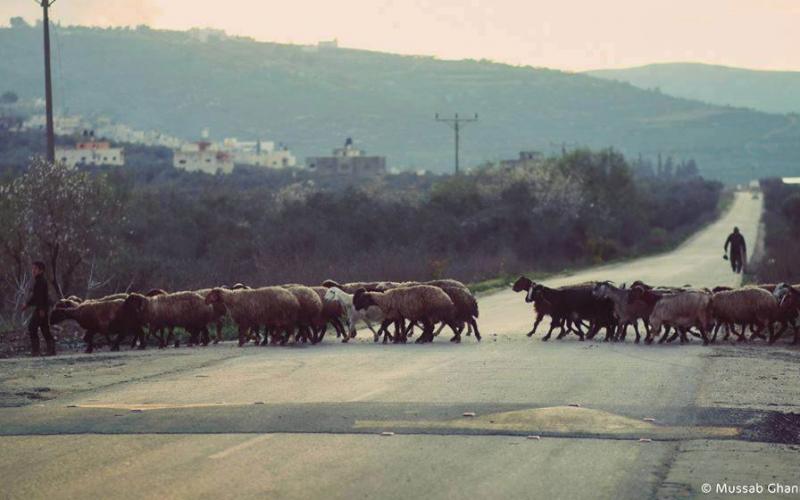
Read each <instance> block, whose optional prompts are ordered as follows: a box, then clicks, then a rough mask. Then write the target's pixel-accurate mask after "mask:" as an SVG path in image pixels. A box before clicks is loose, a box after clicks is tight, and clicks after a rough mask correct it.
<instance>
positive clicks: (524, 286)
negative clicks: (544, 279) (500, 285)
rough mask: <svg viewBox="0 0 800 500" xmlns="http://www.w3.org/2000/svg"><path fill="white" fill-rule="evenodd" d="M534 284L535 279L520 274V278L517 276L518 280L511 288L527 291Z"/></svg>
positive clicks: (516, 290)
mask: <svg viewBox="0 0 800 500" xmlns="http://www.w3.org/2000/svg"><path fill="white" fill-rule="evenodd" d="M534 284H535V283H534V282H533V281H531V280H530V279H528V278H526V277H525V276H520V277H519V278H517V281H515V282H514V285H513V286H512V287H511V289H512V290H514V291H515V292H522V291H527V290H530V289H531V287H532V286H533V285H534Z"/></svg>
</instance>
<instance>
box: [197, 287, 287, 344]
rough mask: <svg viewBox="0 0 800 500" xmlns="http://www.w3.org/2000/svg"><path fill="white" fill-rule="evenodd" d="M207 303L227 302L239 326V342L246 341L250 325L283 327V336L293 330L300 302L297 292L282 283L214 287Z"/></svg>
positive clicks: (256, 327)
mask: <svg viewBox="0 0 800 500" xmlns="http://www.w3.org/2000/svg"><path fill="white" fill-rule="evenodd" d="M205 303H206V304H212V305H213V304H220V305H224V306H225V308H226V309H227V311H228V312H229V313H230V315H231V318H232V319H233V321H234V322H235V323H236V325H237V327H238V328H239V346H240V347H241V346H242V345H244V343H245V341H246V336H247V333H248V331H249V330H250V329H253V328H255V329H258V327H259V326H261V325H264V326H265V327H266V329H267V331H268V332H269V331H283V332H284V333H285V335H284V339H286V338H288V337H291V336H292V335H293V334H294V326H295V324H296V323H297V318H298V314H299V310H300V303H299V302H298V300H297V298H295V296H294V294H292V293H291V292H289V291H288V290H286V289H284V288H281V287H275V286H272V287H264V288H254V289H252V290H226V289H224V288H214V289H212V290H211V291H210V292H209V293H208V294H207V295H206V298H205Z"/></svg>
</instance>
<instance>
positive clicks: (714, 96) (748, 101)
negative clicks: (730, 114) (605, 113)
mask: <svg viewBox="0 0 800 500" xmlns="http://www.w3.org/2000/svg"><path fill="white" fill-rule="evenodd" d="M587 74H589V75H592V76H596V77H599V78H605V79H609V80H618V81H621V82H628V83H630V84H632V85H635V86H636V87H640V88H643V89H654V88H658V89H660V90H661V91H662V92H664V93H665V94H669V95H673V96H677V97H684V98H687V99H696V100H699V101H704V102H708V103H711V104H718V105H723V106H724V105H730V106H739V107H745V108H752V109H755V110H759V111H765V112H767V113H800V72H798V71H760V70H751V69H742V68H732V67H728V66H715V65H710V64H701V63H666V64H650V65H647V66H638V67H634V68H625V69H603V70H596V71H588V72H587Z"/></svg>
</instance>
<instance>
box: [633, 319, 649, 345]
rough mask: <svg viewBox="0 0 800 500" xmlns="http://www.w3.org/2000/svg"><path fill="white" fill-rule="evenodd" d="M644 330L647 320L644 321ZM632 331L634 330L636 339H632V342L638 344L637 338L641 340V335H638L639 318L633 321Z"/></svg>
mask: <svg viewBox="0 0 800 500" xmlns="http://www.w3.org/2000/svg"><path fill="white" fill-rule="evenodd" d="M644 327H645V330H646V329H647V322H646V321H645V322H644ZM633 331H634V332H636V340H634V341H633V343H634V344H638V343H639V340H641V336H640V335H639V320H636V321H634V322H633Z"/></svg>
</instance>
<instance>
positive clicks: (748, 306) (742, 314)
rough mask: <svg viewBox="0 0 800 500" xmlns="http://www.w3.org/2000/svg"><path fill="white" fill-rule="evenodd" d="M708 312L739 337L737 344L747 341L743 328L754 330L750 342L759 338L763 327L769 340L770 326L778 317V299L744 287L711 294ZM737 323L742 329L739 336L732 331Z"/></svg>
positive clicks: (763, 292)
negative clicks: (751, 327) (754, 338)
mask: <svg viewBox="0 0 800 500" xmlns="http://www.w3.org/2000/svg"><path fill="white" fill-rule="evenodd" d="M710 310H711V315H712V316H713V318H714V319H715V320H716V321H717V322H719V323H724V324H727V325H728V327H729V328H730V329H731V330H732V331H733V333H735V334H736V335H737V336H738V337H739V341H740V342H744V341H746V340H747V338H746V337H745V336H744V333H745V328H746V326H747V325H754V326H755V327H756V329H755V330H753V333H752V335H751V337H750V338H751V339H752V338H753V337H756V336H760V337H763V335H762V334H761V332H762V331H763V329H764V328H765V327H766V328H767V329H768V330H769V333H770V337H772V336H773V335H774V332H773V327H772V323H773V321H774V320H775V319H776V318H777V317H778V300H777V299H776V298H775V296H774V295H773V294H771V293H770V292H768V291H766V290H764V289H763V288H759V287H754V286H747V287H743V288H738V289H736V290H726V291H720V292H716V293H714V294H713V295H712V297H711V306H710ZM737 324H738V325H741V326H742V333H741V334H740V333H738V332H736V330H735V329H734V328H733V325H737Z"/></svg>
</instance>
